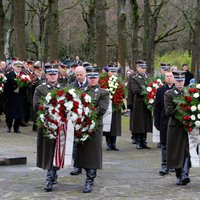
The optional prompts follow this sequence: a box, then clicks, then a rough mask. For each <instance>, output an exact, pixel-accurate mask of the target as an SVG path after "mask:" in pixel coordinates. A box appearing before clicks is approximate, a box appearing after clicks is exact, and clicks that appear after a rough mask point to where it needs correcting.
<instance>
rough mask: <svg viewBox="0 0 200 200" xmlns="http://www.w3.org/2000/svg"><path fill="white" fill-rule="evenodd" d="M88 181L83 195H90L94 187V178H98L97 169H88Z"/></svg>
mask: <svg viewBox="0 0 200 200" xmlns="http://www.w3.org/2000/svg"><path fill="white" fill-rule="evenodd" d="M86 176H87V178H86V180H85V185H84V187H83V193H90V192H91V191H92V187H93V185H94V178H95V177H96V169H86Z"/></svg>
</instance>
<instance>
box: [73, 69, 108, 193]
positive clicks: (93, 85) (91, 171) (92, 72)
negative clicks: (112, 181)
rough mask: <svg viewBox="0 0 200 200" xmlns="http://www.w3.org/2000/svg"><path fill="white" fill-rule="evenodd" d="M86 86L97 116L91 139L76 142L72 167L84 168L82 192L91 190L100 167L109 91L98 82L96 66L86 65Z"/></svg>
mask: <svg viewBox="0 0 200 200" xmlns="http://www.w3.org/2000/svg"><path fill="white" fill-rule="evenodd" d="M86 70H87V80H88V87H87V89H86V93H88V94H89V95H91V97H92V99H93V101H94V102H93V103H94V105H95V108H96V111H97V117H98V123H97V126H96V127H95V129H94V134H93V136H92V139H91V140H87V141H85V142H84V144H77V153H76V157H75V161H74V167H77V168H84V169H85V171H86V180H85V185H84V187H83V193H89V192H91V191H92V186H93V184H94V178H95V177H96V171H97V169H101V168H102V134H103V123H102V121H103V115H104V114H105V112H106V110H107V108H108V104H109V93H108V92H107V91H106V90H104V89H102V88H101V87H100V86H99V84H98V81H99V72H98V68H97V67H87V69H86Z"/></svg>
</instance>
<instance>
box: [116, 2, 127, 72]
mask: <svg viewBox="0 0 200 200" xmlns="http://www.w3.org/2000/svg"><path fill="white" fill-rule="evenodd" d="M125 5H126V0H118V12H117V30H118V61H119V63H120V64H121V66H122V67H123V68H125V59H126V38H127V32H126V10H125Z"/></svg>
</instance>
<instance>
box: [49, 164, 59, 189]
mask: <svg viewBox="0 0 200 200" xmlns="http://www.w3.org/2000/svg"><path fill="white" fill-rule="evenodd" d="M58 170H59V167H55V166H53V169H52V180H51V181H52V184H53V185H55V184H57V180H58V174H57V171H58Z"/></svg>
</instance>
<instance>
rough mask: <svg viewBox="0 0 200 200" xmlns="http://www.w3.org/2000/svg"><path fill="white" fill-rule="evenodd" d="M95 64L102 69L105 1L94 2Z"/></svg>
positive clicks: (104, 54) (103, 60)
mask: <svg viewBox="0 0 200 200" xmlns="http://www.w3.org/2000/svg"><path fill="white" fill-rule="evenodd" d="M95 19H96V59H95V60H96V64H97V66H100V67H103V66H105V65H106V64H107V61H106V30H107V29H106V5H105V0H95Z"/></svg>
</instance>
